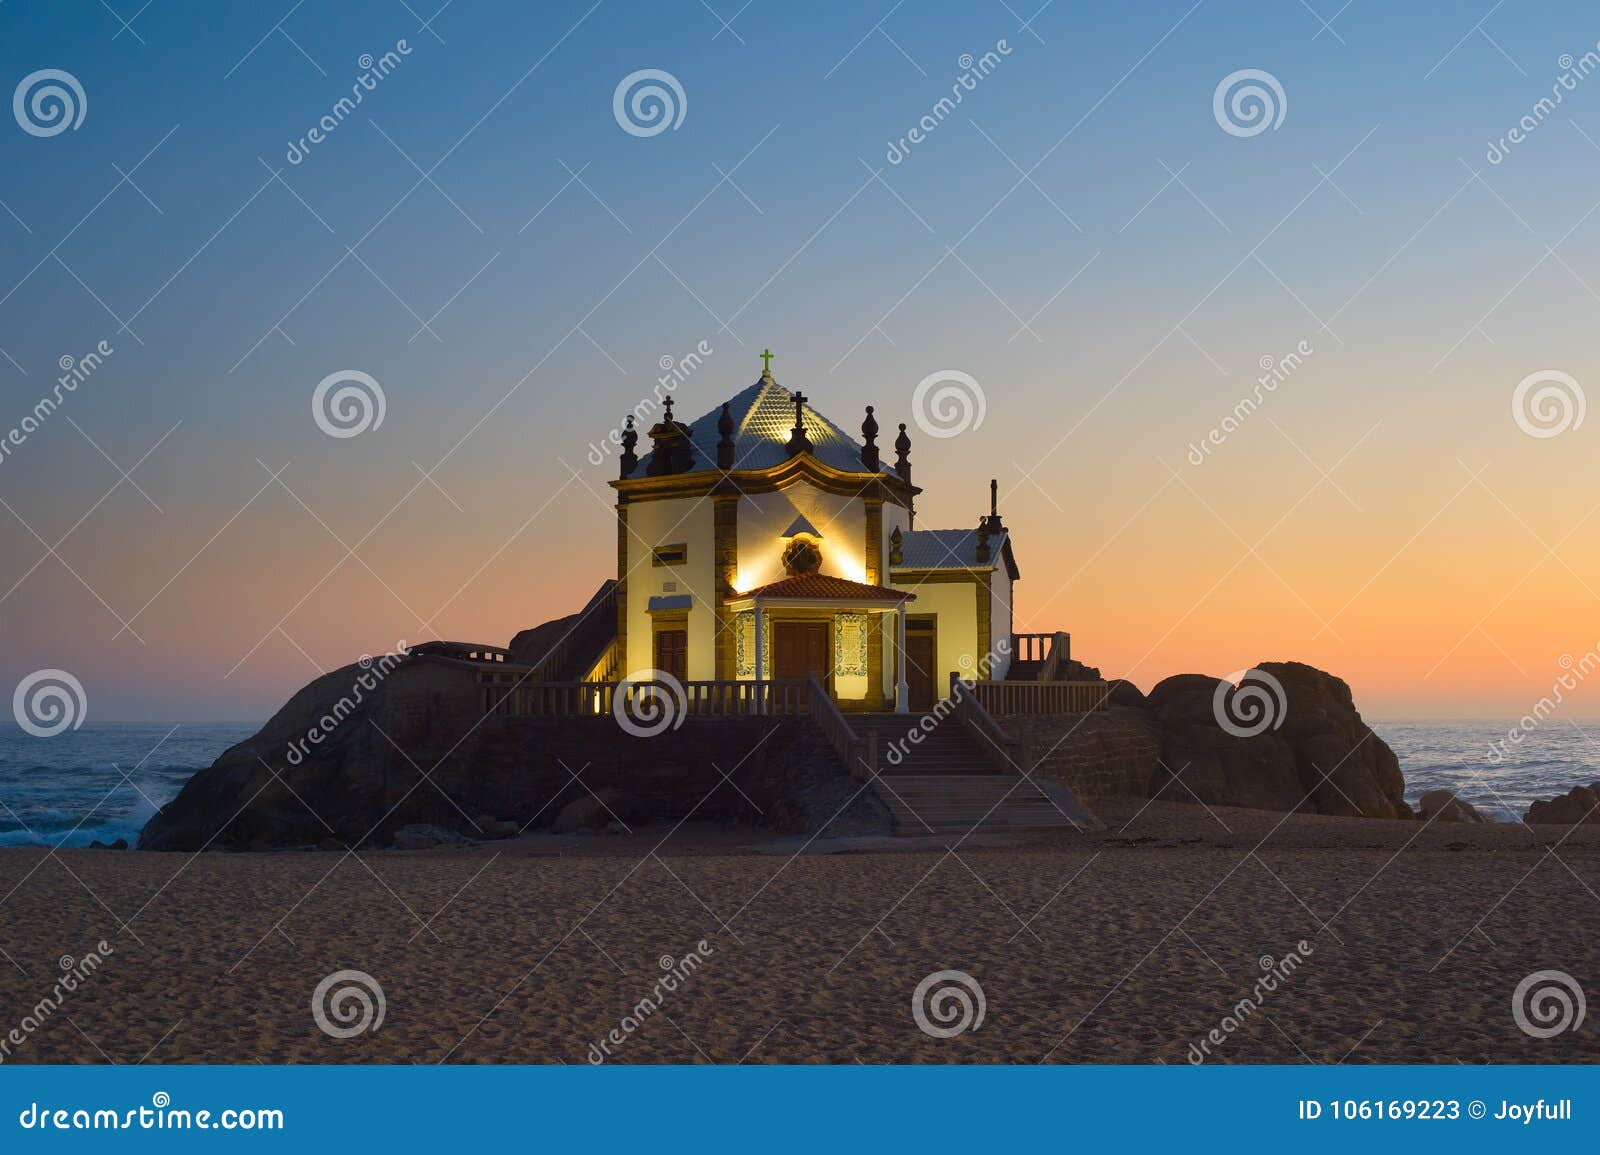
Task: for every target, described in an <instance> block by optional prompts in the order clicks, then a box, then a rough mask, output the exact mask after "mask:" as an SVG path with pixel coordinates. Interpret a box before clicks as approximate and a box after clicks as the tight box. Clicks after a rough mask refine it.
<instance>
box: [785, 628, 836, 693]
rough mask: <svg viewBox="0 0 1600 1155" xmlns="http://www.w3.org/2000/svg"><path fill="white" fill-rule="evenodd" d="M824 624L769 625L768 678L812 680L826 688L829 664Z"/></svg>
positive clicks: (830, 668)
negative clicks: (769, 652)
mask: <svg viewBox="0 0 1600 1155" xmlns="http://www.w3.org/2000/svg"><path fill="white" fill-rule="evenodd" d="M829 625H830V623H828V622H773V623H772V676H773V677H774V678H780V679H781V678H799V679H801V680H802V681H803V680H805V679H806V678H811V677H814V678H816V679H817V681H819V682H821V683H822V685H824V686H827V685H828V674H829V672H830V671H831V670H832V669H833V663H832V661H831V660H830V655H829V653H828V627H829Z"/></svg>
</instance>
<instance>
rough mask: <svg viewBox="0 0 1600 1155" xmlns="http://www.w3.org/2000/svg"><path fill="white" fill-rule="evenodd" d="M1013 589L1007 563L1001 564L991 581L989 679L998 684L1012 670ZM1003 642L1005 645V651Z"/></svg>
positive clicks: (1014, 627)
mask: <svg viewBox="0 0 1600 1155" xmlns="http://www.w3.org/2000/svg"><path fill="white" fill-rule="evenodd" d="M1012 588H1013V587H1012V584H1011V575H1010V574H1009V573H1008V572H1007V571H1006V567H1005V563H1004V562H1001V563H1000V564H999V565H998V566H996V567H995V570H994V573H993V574H991V575H990V579H989V589H990V595H989V596H990V602H989V646H990V652H991V653H992V655H993V658H992V661H991V664H990V666H989V677H990V679H992V680H993V681H996V682H999V681H1003V680H1004V679H1005V676H1006V671H1008V670H1009V669H1011V659H1012V657H1013V655H1012V653H1011V634H1012V632H1013V631H1014V630H1015V629H1016V618H1015V616H1014V613H1013V607H1012V604H1011V593H1012ZM1001 642H1004V643H1005V648H1004V649H1003V650H1002V648H1001Z"/></svg>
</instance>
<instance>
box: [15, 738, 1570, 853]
mask: <svg viewBox="0 0 1600 1155" xmlns="http://www.w3.org/2000/svg"><path fill="white" fill-rule="evenodd" d="M1512 725H1513V723H1509V722H1506V723H1499V722H1460V721H1450V722H1425V721H1387V722H1373V723H1372V728H1373V729H1374V730H1376V731H1377V733H1378V735H1379V736H1380V737H1381V738H1383V740H1384V741H1386V742H1388V743H1389V745H1390V746H1391V747H1393V748H1394V752H1395V753H1396V754H1397V755H1399V758H1400V768H1401V771H1402V772H1403V773H1404V774H1405V778H1406V798H1407V800H1408V801H1410V802H1411V803H1412V804H1413V805H1415V804H1416V800H1417V798H1418V797H1420V796H1421V795H1422V794H1423V793H1425V792H1427V791H1429V790H1433V789H1437V788H1441V787H1442V788H1444V789H1447V790H1453V791H1455V792H1456V793H1457V794H1458V795H1460V796H1461V797H1462V798H1465V799H1466V800H1467V801H1468V802H1471V803H1472V804H1473V805H1474V806H1476V807H1477V808H1478V810H1479V811H1480V812H1481V813H1482V814H1484V815H1485V816H1486V817H1488V818H1491V819H1493V820H1496V821H1501V822H1514V821H1516V820H1517V819H1518V818H1520V817H1521V816H1522V813H1523V811H1525V810H1526V809H1527V807H1528V803H1530V802H1532V801H1533V800H1534V799H1536V798H1549V797H1551V796H1552V795H1556V794H1564V793H1566V792H1567V791H1568V790H1570V789H1571V788H1572V787H1574V786H1578V785H1587V784H1588V783H1590V782H1594V781H1595V780H1596V779H1600V737H1597V738H1594V739H1591V738H1590V737H1589V736H1588V735H1587V734H1586V733H1585V732H1583V731H1580V730H1578V729H1575V728H1574V727H1572V726H1563V725H1561V724H1559V723H1551V724H1549V725H1547V726H1545V727H1544V728H1543V729H1539V730H1535V731H1534V732H1532V733H1530V734H1528V735H1526V736H1525V738H1524V740H1523V742H1522V743H1521V744H1520V745H1516V746H1508V747H1507V750H1508V753H1507V755H1506V757H1505V758H1504V759H1503V760H1502V761H1501V763H1500V764H1499V765H1494V764H1492V763H1491V762H1490V759H1489V750H1490V746H1491V743H1494V742H1496V741H1497V740H1500V739H1503V738H1504V737H1505V735H1506V731H1507V730H1508V729H1509V728H1510V727H1511V726H1512ZM1588 728H1592V729H1594V730H1595V731H1596V733H1597V734H1600V726H1596V727H1586V729H1588ZM255 729H256V728H255V727H254V726H250V725H244V724H233V725H221V724H214V723H206V724H195V725H189V724H182V725H178V726H176V727H174V726H173V725H171V724H170V723H167V724H148V725H93V724H91V725H85V726H83V727H82V728H81V729H78V730H70V731H67V732H66V733H63V734H58V735H56V736H55V737H53V738H35V737H33V736H31V735H29V734H27V733H25V732H24V731H22V730H21V729H18V728H16V727H8V728H5V729H0V846H87V845H89V843H91V842H93V841H96V840H98V841H101V842H114V841H115V840H116V839H118V838H126V839H127V840H128V841H129V842H130V843H131V842H133V841H134V839H135V838H136V837H137V836H138V833H139V830H140V829H141V828H142V827H143V826H144V824H145V822H146V821H147V820H148V819H149V818H150V816H151V815H152V814H154V813H155V811H156V810H157V809H158V808H159V807H161V806H163V805H165V804H166V803H167V802H168V801H170V800H171V799H172V798H173V797H174V796H176V795H177V793H178V791H179V790H180V789H182V787H183V784H184V783H185V782H187V781H188V780H189V778H190V776H191V775H193V774H194V772H195V771H197V770H200V769H203V768H204V767H206V766H209V765H210V764H211V763H212V762H213V761H215V760H216V758H217V756H218V755H219V754H221V753H222V752H223V751H224V750H226V749H227V748H228V747H229V746H232V745H233V744H234V743H236V742H241V741H243V740H244V739H245V738H248V737H249V736H250V735H251V734H252V733H254V732H255ZM124 774H126V775H127V778H126V779H125V778H124V777H123V775H124Z"/></svg>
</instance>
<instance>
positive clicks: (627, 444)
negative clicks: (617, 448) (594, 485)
mask: <svg viewBox="0 0 1600 1155" xmlns="http://www.w3.org/2000/svg"><path fill="white" fill-rule="evenodd" d="M638 444H639V431H638V430H637V429H635V428H634V427H633V414H631V413H630V414H628V419H627V421H626V422H624V423H623V430H622V457H621V458H620V459H619V460H618V462H617V464H618V465H619V466H621V468H622V476H623V477H627V476H628V474H630V473H632V472H633V471H634V469H635V468H636V467H637V466H638V464H639V455H638V454H637V453H635V452H634V451H633V447H634V446H635V445H638Z"/></svg>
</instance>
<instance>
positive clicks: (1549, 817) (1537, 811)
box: [1523, 782, 1600, 826]
mask: <svg viewBox="0 0 1600 1155" xmlns="http://www.w3.org/2000/svg"><path fill="white" fill-rule="evenodd" d="M1523 821H1524V822H1526V823H1527V824H1528V825H1529V826H1534V825H1537V824H1540V823H1543V824H1545V825H1548V826H1575V825H1577V824H1578V823H1600V782H1591V783H1590V784H1589V785H1587V786H1574V787H1573V788H1572V789H1571V790H1569V791H1567V792H1566V793H1565V794H1562V795H1560V796H1559V797H1556V798H1547V799H1544V800H1543V801H1540V802H1535V803H1534V804H1533V805H1532V806H1529V807H1528V813H1527V814H1526V815H1524V816H1523Z"/></svg>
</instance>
